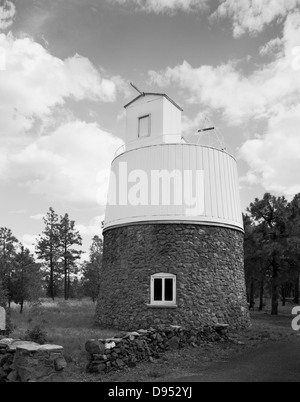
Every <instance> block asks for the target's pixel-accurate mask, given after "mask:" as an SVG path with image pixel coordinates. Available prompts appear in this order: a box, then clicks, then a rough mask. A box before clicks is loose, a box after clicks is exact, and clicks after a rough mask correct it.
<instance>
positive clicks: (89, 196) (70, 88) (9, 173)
mask: <svg viewBox="0 0 300 402" xmlns="http://www.w3.org/2000/svg"><path fill="white" fill-rule="evenodd" d="M0 46H2V48H4V49H5V52H6V68H5V70H4V71H1V72H0V180H2V181H3V180H4V181H9V180H10V181H11V180H14V182H15V183H16V184H19V185H21V186H23V187H25V188H27V189H29V191H30V192H31V193H34V194H42V195H44V196H45V197H47V198H48V199H51V200H59V201H62V202H66V203H71V204H74V205H76V206H79V207H81V206H84V207H86V206H91V205H92V206H95V205H96V206H97V205H98V204H97V197H98V198H99V193H100V194H101V186H103V188H104V187H105V183H98V182H97V176H98V175H99V172H101V171H102V169H104V170H105V169H109V167H110V162H111V159H112V158H113V156H114V151H115V150H116V149H117V148H118V147H119V146H120V145H121V144H122V141H121V140H119V139H117V138H115V137H113V136H112V135H111V134H110V133H108V132H106V131H104V130H102V129H101V128H100V126H99V125H98V124H97V123H86V122H85V121H82V120H78V119H77V118H76V117H75V116H74V114H73V113H72V112H71V111H69V109H68V107H67V101H68V100H69V99H71V100H75V101H88V100H89V101H97V102H113V101H114V100H115V99H116V94H117V92H122V93H123V92H126V88H125V84H124V80H123V79H122V78H121V77H120V76H113V77H111V78H108V77H106V75H105V72H104V71H103V70H102V69H101V67H100V69H99V70H98V69H96V68H95V67H94V66H93V65H92V63H91V62H90V61H89V60H88V59H87V58H85V57H82V56H79V55H75V56H73V57H69V58H67V59H65V60H62V59H60V58H57V57H54V56H53V55H51V54H50V53H49V52H48V50H46V49H45V48H44V47H43V46H42V45H40V44H38V43H36V42H34V41H33V40H32V39H30V38H23V39H16V38H14V37H13V36H12V35H11V34H8V35H5V34H0ZM97 194H98V195H97ZM33 219H34V218H33Z"/></svg>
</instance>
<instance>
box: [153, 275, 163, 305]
mask: <svg viewBox="0 0 300 402" xmlns="http://www.w3.org/2000/svg"><path fill="white" fill-rule="evenodd" d="M154 300H162V279H158V278H155V279H154Z"/></svg>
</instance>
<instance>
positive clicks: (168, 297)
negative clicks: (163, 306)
mask: <svg viewBox="0 0 300 402" xmlns="http://www.w3.org/2000/svg"><path fill="white" fill-rule="evenodd" d="M172 300H173V279H171V278H166V279H165V301H172Z"/></svg>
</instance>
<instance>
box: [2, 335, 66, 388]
mask: <svg viewBox="0 0 300 402" xmlns="http://www.w3.org/2000/svg"><path fill="white" fill-rule="evenodd" d="M66 365H67V364H66V361H65V359H64V356H63V347H62V346H57V345H39V344H37V343H34V342H25V341H19V340H14V339H9V338H6V339H2V340H0V382H62V381H64V378H63V371H64V369H65V367H66Z"/></svg>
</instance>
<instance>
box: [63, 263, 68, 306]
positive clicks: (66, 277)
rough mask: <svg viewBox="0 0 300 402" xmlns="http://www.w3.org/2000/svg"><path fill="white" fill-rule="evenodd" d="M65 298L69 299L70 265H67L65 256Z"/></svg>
mask: <svg viewBox="0 0 300 402" xmlns="http://www.w3.org/2000/svg"><path fill="white" fill-rule="evenodd" d="M64 276H65V277H64V298H65V300H67V299H68V297H67V296H68V267H67V259H66V257H65V260H64Z"/></svg>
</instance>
